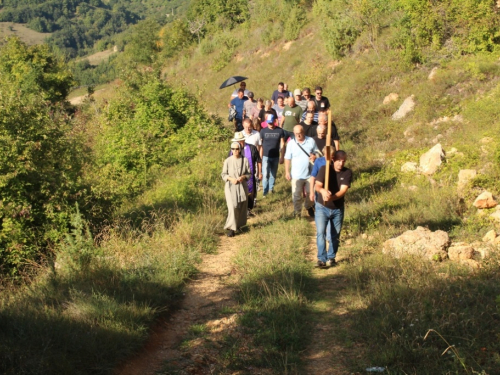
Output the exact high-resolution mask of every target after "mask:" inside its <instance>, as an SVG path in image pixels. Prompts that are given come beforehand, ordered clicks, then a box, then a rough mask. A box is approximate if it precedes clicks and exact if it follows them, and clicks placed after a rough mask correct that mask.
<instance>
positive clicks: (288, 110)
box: [281, 97, 302, 137]
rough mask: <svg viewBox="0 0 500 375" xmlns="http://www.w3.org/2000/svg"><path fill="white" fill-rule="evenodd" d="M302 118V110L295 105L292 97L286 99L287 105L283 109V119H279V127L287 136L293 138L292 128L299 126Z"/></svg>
mask: <svg viewBox="0 0 500 375" xmlns="http://www.w3.org/2000/svg"><path fill="white" fill-rule="evenodd" d="M301 116H302V108H300V107H299V106H298V105H297V104H295V99H294V98H293V97H290V98H288V105H286V106H285V108H284V109H283V117H281V127H282V128H283V130H285V131H286V132H287V134H288V135H289V136H290V137H292V136H293V127H294V126H295V125H298V124H300V117H301Z"/></svg>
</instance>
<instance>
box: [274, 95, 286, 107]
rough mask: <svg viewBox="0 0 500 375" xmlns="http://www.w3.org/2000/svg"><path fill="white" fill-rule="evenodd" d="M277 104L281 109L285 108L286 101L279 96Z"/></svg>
mask: <svg viewBox="0 0 500 375" xmlns="http://www.w3.org/2000/svg"><path fill="white" fill-rule="evenodd" d="M276 103H278V105H279V106H280V107H283V106H284V105H285V101H284V99H283V97H282V96H279V97H278V100H276Z"/></svg>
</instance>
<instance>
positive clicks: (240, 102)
mask: <svg viewBox="0 0 500 375" xmlns="http://www.w3.org/2000/svg"><path fill="white" fill-rule="evenodd" d="M244 94H245V90H244V89H242V88H239V89H238V96H237V97H236V98H234V99H233V100H231V102H230V103H229V104H228V105H227V106H228V108H231V106H234V108H235V110H236V116H235V118H234V128H235V130H236V131H242V130H243V126H242V124H241V122H242V121H243V106H244V104H245V102H246V101H247V98H246V97H245V96H244Z"/></svg>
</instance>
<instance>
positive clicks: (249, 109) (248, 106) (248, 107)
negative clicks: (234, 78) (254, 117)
mask: <svg viewBox="0 0 500 375" xmlns="http://www.w3.org/2000/svg"><path fill="white" fill-rule="evenodd" d="M254 108H257V102H256V101H252V100H250V99H248V100H247V101H246V102H245V103H244V104H243V109H244V110H245V112H246V115H247V116H248V117H250V114H251V113H252V111H253V109H254Z"/></svg>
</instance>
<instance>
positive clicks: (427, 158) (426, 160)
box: [420, 143, 445, 175]
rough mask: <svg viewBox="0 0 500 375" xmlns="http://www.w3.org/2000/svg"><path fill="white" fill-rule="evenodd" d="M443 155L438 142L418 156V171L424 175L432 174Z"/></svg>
mask: <svg viewBox="0 0 500 375" xmlns="http://www.w3.org/2000/svg"><path fill="white" fill-rule="evenodd" d="M444 157H445V154H444V150H443V147H442V146H441V144H440V143H438V144H437V145H435V146H434V147H433V148H431V149H430V150H429V151H427V152H426V153H425V154H423V155H422V156H421V157H420V172H422V173H423V174H426V175H431V174H434V173H435V172H436V171H437V169H438V168H439V166H440V165H441V163H442V161H443V160H444Z"/></svg>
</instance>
